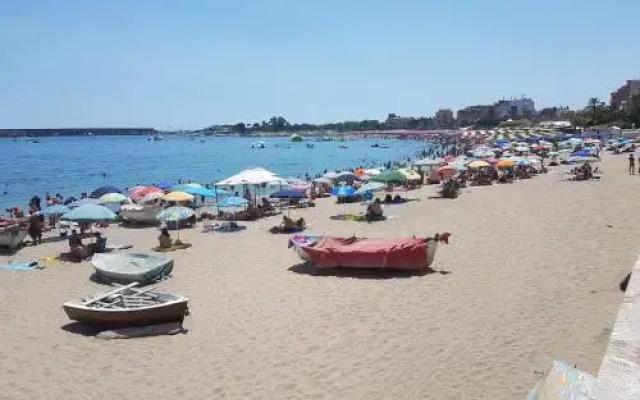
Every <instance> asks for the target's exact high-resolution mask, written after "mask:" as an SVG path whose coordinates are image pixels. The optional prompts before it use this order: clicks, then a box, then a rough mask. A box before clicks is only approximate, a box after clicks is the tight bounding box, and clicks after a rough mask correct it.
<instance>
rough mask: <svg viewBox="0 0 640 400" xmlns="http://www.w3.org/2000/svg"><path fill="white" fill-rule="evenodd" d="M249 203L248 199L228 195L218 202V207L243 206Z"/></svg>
mask: <svg viewBox="0 0 640 400" xmlns="http://www.w3.org/2000/svg"><path fill="white" fill-rule="evenodd" d="M247 204H249V200H247V199H245V198H243V197H238V196H228V197H225V198H224V199H222V200H220V201H219V202H218V207H244V206H246V205H247Z"/></svg>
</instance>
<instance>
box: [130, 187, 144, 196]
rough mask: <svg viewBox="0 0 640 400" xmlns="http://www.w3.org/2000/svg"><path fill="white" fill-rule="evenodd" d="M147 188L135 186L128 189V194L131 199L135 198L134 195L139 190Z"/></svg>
mask: <svg viewBox="0 0 640 400" xmlns="http://www.w3.org/2000/svg"><path fill="white" fill-rule="evenodd" d="M146 188H147V187H146V186H133V187H130V188H128V189H127V193H128V194H129V197H133V194H134V193H135V192H137V191H139V190H142V189H146Z"/></svg>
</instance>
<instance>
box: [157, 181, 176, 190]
mask: <svg viewBox="0 0 640 400" xmlns="http://www.w3.org/2000/svg"><path fill="white" fill-rule="evenodd" d="M175 184H176V182H175V181H173V180H171V179H165V180H163V181H160V182H158V184H157V185H155V187H157V188H160V189H169V188H172V187H173V186H175Z"/></svg>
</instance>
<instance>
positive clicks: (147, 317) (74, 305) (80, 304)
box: [62, 282, 189, 326]
mask: <svg viewBox="0 0 640 400" xmlns="http://www.w3.org/2000/svg"><path fill="white" fill-rule="evenodd" d="M137 284H138V283H137V282H134V283H131V284H129V285H127V286H121V287H119V288H117V289H114V290H111V291H109V292H107V293H104V294H101V295H98V296H95V297H92V298H90V299H86V300H85V299H83V300H71V301H68V302H66V303H64V305H63V306H62V307H63V308H64V311H65V312H66V313H67V316H68V317H69V318H70V319H72V320H74V321H78V322H81V323H85V324H90V325H109V326H116V325H118V326H144V325H154V324H161V323H168V322H180V323H182V321H183V320H184V317H185V315H188V314H189V309H188V307H187V304H188V301H189V299H187V298H186V297H184V296H181V295H176V294H168V293H157V292H152V290H153V288H148V289H143V290H139V289H135V286H136V285H137Z"/></svg>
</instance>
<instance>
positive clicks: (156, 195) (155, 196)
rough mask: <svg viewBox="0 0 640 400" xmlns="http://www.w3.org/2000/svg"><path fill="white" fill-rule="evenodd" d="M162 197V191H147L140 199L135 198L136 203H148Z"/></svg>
mask: <svg viewBox="0 0 640 400" xmlns="http://www.w3.org/2000/svg"><path fill="white" fill-rule="evenodd" d="M163 197H164V192H162V193H149V194H148V195H146V196H144V197H143V198H141V199H138V200H136V201H137V202H138V203H149V202H152V201H154V200H158V199H161V198H163Z"/></svg>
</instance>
